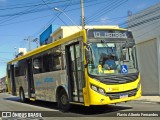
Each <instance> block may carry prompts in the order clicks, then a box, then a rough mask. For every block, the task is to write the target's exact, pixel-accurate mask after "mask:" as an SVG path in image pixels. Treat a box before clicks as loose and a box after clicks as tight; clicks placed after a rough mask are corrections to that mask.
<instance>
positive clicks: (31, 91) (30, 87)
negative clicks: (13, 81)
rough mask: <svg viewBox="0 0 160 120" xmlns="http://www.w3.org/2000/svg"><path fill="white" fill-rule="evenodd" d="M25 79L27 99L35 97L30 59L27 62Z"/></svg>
mask: <svg viewBox="0 0 160 120" xmlns="http://www.w3.org/2000/svg"><path fill="white" fill-rule="evenodd" d="M26 79H27V81H28V97H29V98H34V97H35V89H34V81H33V67H32V59H29V60H27V74H26Z"/></svg>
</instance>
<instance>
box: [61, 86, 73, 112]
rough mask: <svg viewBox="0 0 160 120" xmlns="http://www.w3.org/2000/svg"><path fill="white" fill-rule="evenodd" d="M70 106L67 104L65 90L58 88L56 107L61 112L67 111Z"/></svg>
mask: <svg viewBox="0 0 160 120" xmlns="http://www.w3.org/2000/svg"><path fill="white" fill-rule="evenodd" d="M70 107H71V105H70V104H69V99H68V95H67V93H66V91H65V90H64V89H62V90H60V92H59V94H58V108H59V109H60V110H61V111H63V112H67V111H68V110H69V109H70Z"/></svg>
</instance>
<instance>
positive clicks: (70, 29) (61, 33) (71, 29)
mask: <svg viewBox="0 0 160 120" xmlns="http://www.w3.org/2000/svg"><path fill="white" fill-rule="evenodd" d="M103 27H104V28H106V27H108V28H109V27H111V28H112V29H113V27H115V29H116V28H119V26H117V25H114V26H113V25H110V26H108V25H107V26H106V25H101V26H98V25H97V26H96V25H94V26H85V29H91V28H103ZM80 30H82V27H81V26H61V27H59V28H58V29H57V30H55V31H54V32H53V33H52V35H51V36H52V42H53V41H56V40H58V39H61V38H64V37H67V36H69V35H72V34H74V33H76V32H79V31H80Z"/></svg>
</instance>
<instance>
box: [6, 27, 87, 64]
mask: <svg viewBox="0 0 160 120" xmlns="http://www.w3.org/2000/svg"><path fill="white" fill-rule="evenodd" d="M80 36H84V37H85V30H81V31H80V32H77V33H75V34H73V35H70V36H68V37H66V38H62V39H60V40H57V41H54V42H52V43H50V44H47V45H42V46H40V47H39V48H36V49H34V50H32V51H29V52H28V53H26V54H25V55H23V56H20V57H17V58H15V59H13V60H11V61H9V62H8V63H7V64H12V63H14V62H17V61H19V60H23V59H25V58H28V57H31V56H33V55H36V54H38V53H40V52H43V51H45V50H49V49H51V48H52V47H55V46H58V45H60V44H62V43H65V42H68V41H70V40H73V39H75V38H77V37H80Z"/></svg>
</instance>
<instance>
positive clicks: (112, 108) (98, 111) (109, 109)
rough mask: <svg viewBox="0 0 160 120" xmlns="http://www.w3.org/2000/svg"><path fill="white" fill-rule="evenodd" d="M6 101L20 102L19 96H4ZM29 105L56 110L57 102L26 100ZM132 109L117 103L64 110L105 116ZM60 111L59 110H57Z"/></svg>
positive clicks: (72, 113) (73, 106)
mask: <svg viewBox="0 0 160 120" xmlns="http://www.w3.org/2000/svg"><path fill="white" fill-rule="evenodd" d="M4 99H5V100H8V101H14V102H20V99H19V97H9V98H4ZM24 104H29V105H34V106H37V107H44V108H49V109H51V110H52V109H54V110H58V108H57V104H56V103H53V102H46V101H40V100H37V101H29V100H27V102H26V103H24ZM128 109H132V107H129V106H125V105H124V104H118V105H104V106H90V107H85V106H80V105H72V107H71V109H70V110H69V111H68V112H65V116H75V115H77V116H84V115H85V116H86V115H87V116H106V115H107V114H112V113H115V112H118V111H121V110H128ZM59 112H60V111H59Z"/></svg>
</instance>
